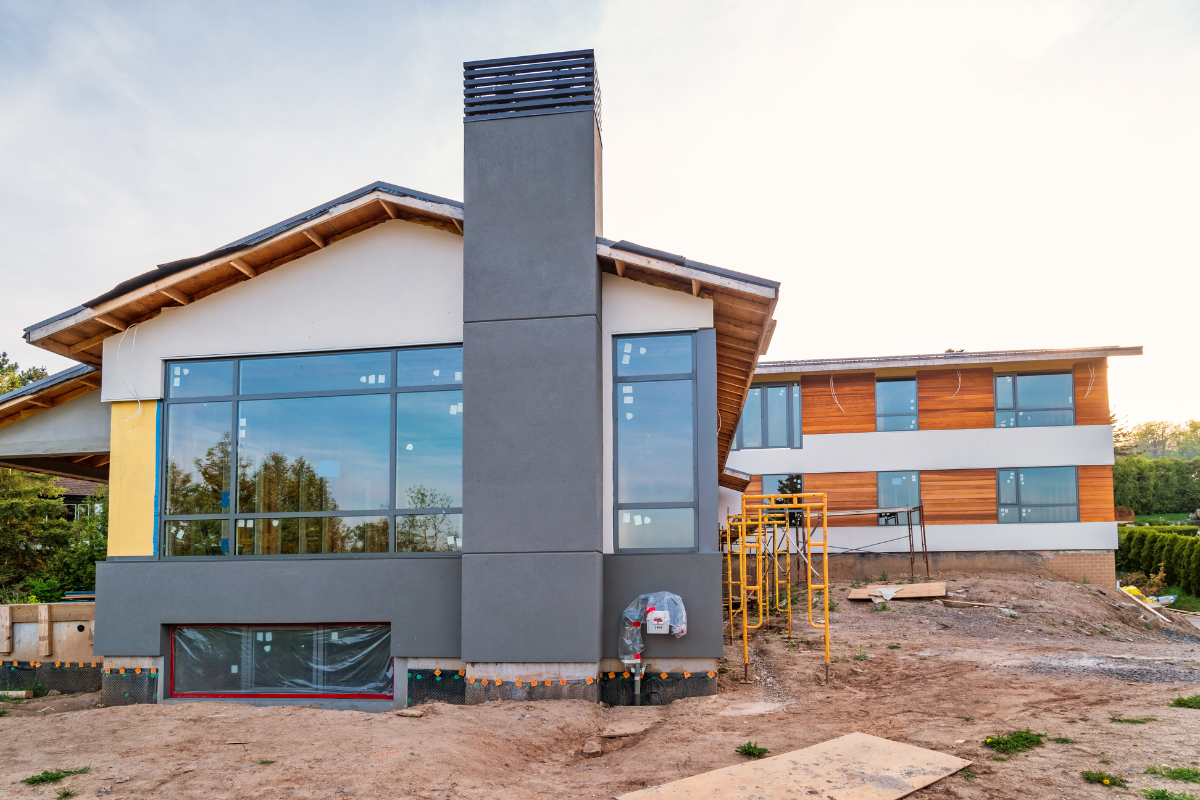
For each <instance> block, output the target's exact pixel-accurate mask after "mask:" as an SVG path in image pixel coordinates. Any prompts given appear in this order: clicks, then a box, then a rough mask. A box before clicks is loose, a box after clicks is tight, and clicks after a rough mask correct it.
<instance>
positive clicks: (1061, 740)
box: [1050, 736, 1075, 744]
mask: <svg viewBox="0 0 1200 800" xmlns="http://www.w3.org/2000/svg"><path fill="white" fill-rule="evenodd" d="M1050 741H1052V742H1054V743H1055V744H1075V740H1074V739H1068V738H1067V737H1066V736H1055V737H1054V738H1053V739H1051V740H1050Z"/></svg>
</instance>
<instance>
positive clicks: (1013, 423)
mask: <svg viewBox="0 0 1200 800" xmlns="http://www.w3.org/2000/svg"><path fill="white" fill-rule="evenodd" d="M996 427H997V428H1015V427H1017V413H1016V412H1015V411H997V412H996Z"/></svg>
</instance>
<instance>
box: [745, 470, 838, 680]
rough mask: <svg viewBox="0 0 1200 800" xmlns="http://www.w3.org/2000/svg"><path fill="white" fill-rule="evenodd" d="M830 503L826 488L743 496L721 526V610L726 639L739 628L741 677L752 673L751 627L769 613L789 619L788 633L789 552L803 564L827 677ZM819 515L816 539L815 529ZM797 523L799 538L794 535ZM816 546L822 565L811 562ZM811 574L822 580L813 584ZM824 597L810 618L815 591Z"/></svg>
mask: <svg viewBox="0 0 1200 800" xmlns="http://www.w3.org/2000/svg"><path fill="white" fill-rule="evenodd" d="M827 517H828V507H827V497H826V495H825V494H824V493H819V492H804V493H800V494H771V495H743V497H742V508H741V513H740V514H733V515H730V516H729V517H728V520H727V524H726V527H725V528H724V530H722V531H721V550H722V552H723V556H724V562H725V563H724V565H723V566H724V576H723V577H724V583H725V592H724V594H725V609H726V614H727V618H728V620H729V639H730V643H732V641H733V637H734V636H735V635H736V632H737V631H738V630H739V629H740V631H741V637H742V660H743V679H744V680H749V676H750V631H752V630H755V629H757V628H761V627H762V626H763V625H764V624H766V625H767V627H768V628H769V627H770V624H771V623H770V619H771V614H772V613H777V614H782V615H785V616H786V618H787V638H788V639H791V638H792V584H793V582H794V581H793V571H792V565H793V563H795V561H794V559H793V555H795V556H799V557H800V558H801V559H802V560H803V561H804V565H805V585H806V587H807V592H806V596H807V598H808V624H809V625H810V626H812V627H814V628H817V629H819V630H821V631H822V632H823V635H824V639H825V676H826V680H828V677H829V580H828V577H827V576H828V575H829V549H828V547H827V542H828V523H827ZM817 519H819V520H820V538H819V539H818V538H816V537H815V536H814V534H815V533H816V532H817V527H816V524H817ZM792 523H795V527H796V533H797V536H798V537H799V541H793V539H792V533H791V529H792ZM814 550H819V551H820V556H821V559H820V570H819V571H818V570H817V568H816V566H815V565H814V563H813V552H814ZM814 575H815V576H816V577H817V578H818V579H819V580H820V583H814V582H813V578H814ZM814 590H819V591H820V592H821V596H822V598H823V604H824V608H823V612H824V613H823V615H822V618H821V619H820V620H819V621H817V620H814V619H813V591H814Z"/></svg>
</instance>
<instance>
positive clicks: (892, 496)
mask: <svg viewBox="0 0 1200 800" xmlns="http://www.w3.org/2000/svg"><path fill="white" fill-rule="evenodd" d="M875 479H876V482H877V485H878V491H877V501H878V503H879V508H914V507H916V506H919V505H921V479H920V473H917V472H878V473H876V474H875ZM920 517H921V515H920V514H919V513H915V512H914V513H913V515H912V521H913V524H914V525H916V524H917V523H918V522H920ZM879 524H880V525H908V519H907V517H906V516H905V515H904V514H900V513H891V514H880V515H879Z"/></svg>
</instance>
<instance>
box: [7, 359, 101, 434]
mask: <svg viewBox="0 0 1200 800" xmlns="http://www.w3.org/2000/svg"><path fill="white" fill-rule="evenodd" d="M99 388H100V370H98V369H96V368H95V367H92V366H89V365H87V364H80V365H78V366H75V367H71V368H70V369H65V370H63V371H62V372H56V373H55V374H53V375H51V376H49V377H48V378H42V379H41V380H37V381H33V382H31V383H27V384H25V385H24V386H22V387H21V388H20V389H14V390H13V391H11V392H8V393H7V394H2V395H0V428H3V427H5V426H6V425H11V424H12V423H14V422H18V421H20V420H23V419H25V418H26V417H31V416H33V415H34V414H37V413H39V412H41V411H45V410H46V409H47V408H54V407H55V406H58V405H62V404H63V403H66V402H68V401H71V400H74V399H75V398H76V397H79V396H80V395H84V394H87V393H88V392H91V391H94V390H96V389H99Z"/></svg>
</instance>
